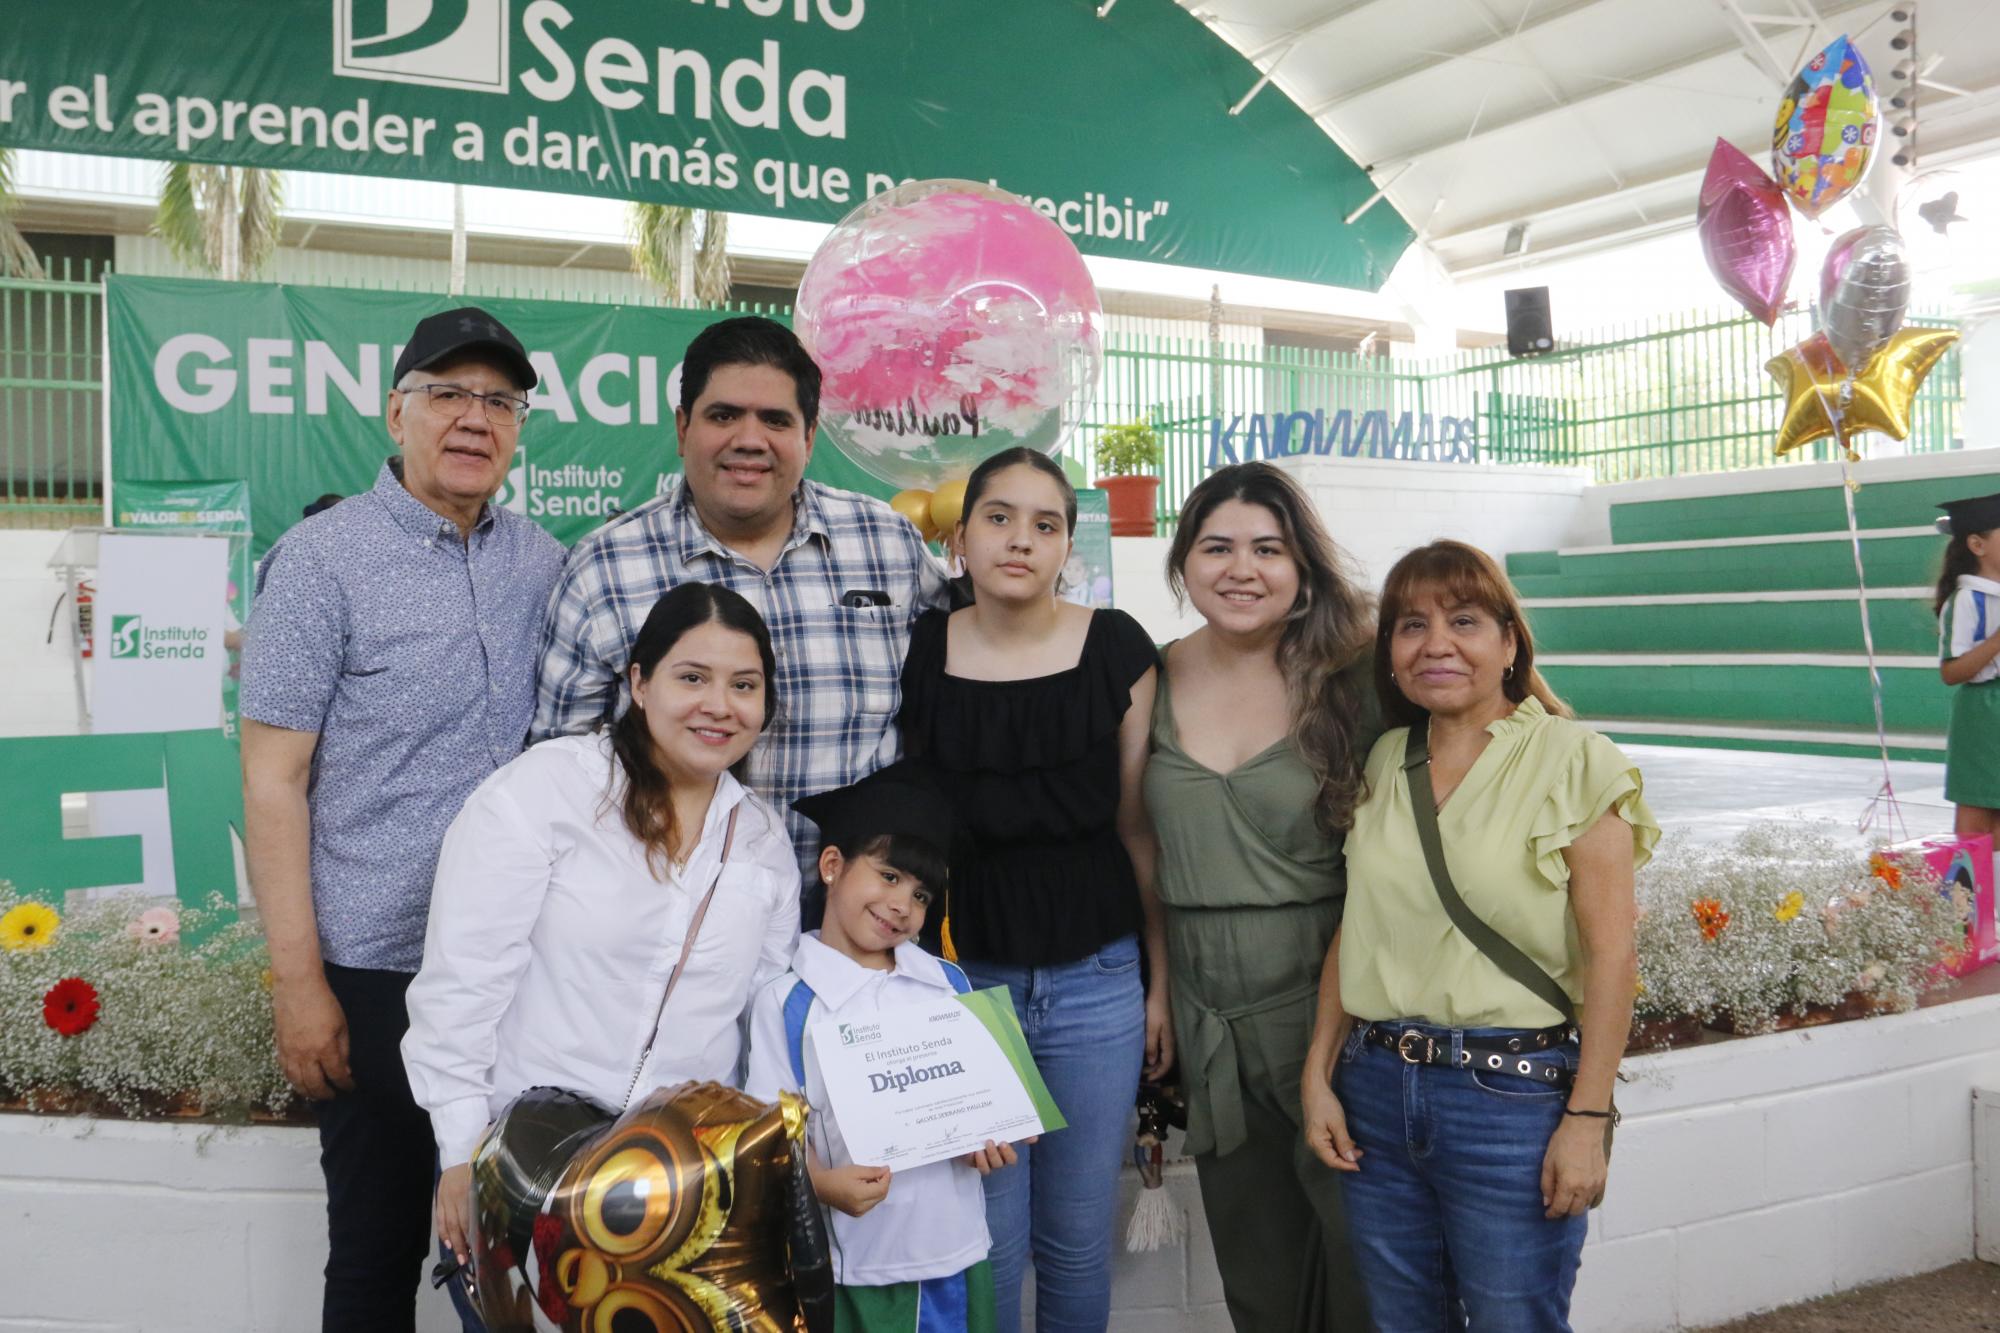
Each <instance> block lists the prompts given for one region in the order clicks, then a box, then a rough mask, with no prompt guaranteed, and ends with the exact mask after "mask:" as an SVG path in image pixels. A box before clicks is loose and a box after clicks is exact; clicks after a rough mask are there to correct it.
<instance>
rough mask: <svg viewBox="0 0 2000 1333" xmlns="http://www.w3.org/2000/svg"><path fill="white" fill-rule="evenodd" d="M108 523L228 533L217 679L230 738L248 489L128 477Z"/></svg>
mask: <svg viewBox="0 0 2000 1333" xmlns="http://www.w3.org/2000/svg"><path fill="white" fill-rule="evenodd" d="M111 522H112V525H113V526H114V527H120V528H142V529H149V530H152V531H156V532H157V531H172V532H216V533H221V534H223V535H225V536H227V537H228V538H229V586H228V588H226V589H225V590H224V595H225V596H226V597H227V598H228V601H229V621H228V625H227V629H226V632H225V634H224V643H225V645H226V647H227V649H228V653H229V670H228V672H227V673H226V674H225V675H224V676H223V678H222V731H223V734H224V735H225V736H227V737H228V738H229V739H230V740H235V739H236V723H237V718H238V716H239V714H238V710H237V707H236V688H237V681H238V656H237V655H238V653H239V652H240V651H241V648H242V634H243V626H244V624H245V623H246V622H248V620H249V619H250V591H251V585H252V579H251V577H250V576H251V573H252V570H253V569H254V566H253V565H252V564H251V561H250V542H251V532H250V488H249V487H248V486H246V485H245V484H244V483H242V482H240V481H160V480H158V479H157V478H138V477H128V478H126V480H125V481H124V483H123V484H121V485H120V486H119V487H118V503H117V505H116V506H115V507H114V508H113V510H112V514H111Z"/></svg>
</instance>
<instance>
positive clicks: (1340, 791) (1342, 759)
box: [1167, 462, 1375, 833]
mask: <svg viewBox="0 0 2000 1333" xmlns="http://www.w3.org/2000/svg"><path fill="white" fill-rule="evenodd" d="M1231 500H1241V501H1242V502H1243V503H1245V504H1253V505H1256V506H1257V507H1258V508H1260V509H1262V510H1264V511H1265V512H1267V513H1269V514H1270V515H1271V517H1272V518H1273V519H1275V520H1276V521H1277V524H1278V532H1279V535H1280V536H1282V537H1283V538H1284V539H1285V549H1286V550H1287V551H1289V552H1291V556H1292V560H1293V562H1294V563H1295V564H1297V566H1298V570H1299V595H1298V598H1297V599H1296V600H1295V601H1294V602H1293V603H1292V608H1291V610H1290V612H1289V613H1288V614H1287V615H1286V617H1285V628H1284V631H1283V633H1281V634H1280V635H1279V637H1278V669H1279V670H1280V671H1281V672H1282V673H1283V674H1284V677H1285V693H1286V696H1287V702H1288V703H1289V705H1290V711H1291V719H1292V726H1291V741H1292V748H1293V749H1294V750H1296V751H1297V752H1298V755H1299V757H1300V758H1301V759H1303V760H1305V762H1306V767H1308V768H1310V769H1311V770H1312V775H1313V777H1314V778H1315V779H1317V781H1318V782H1319V795H1318V797H1317V799H1316V800H1315V801H1314V803H1313V818H1314V820H1315V821H1316V822H1317V823H1318V825H1319V827H1320V829H1321V830H1322V831H1324V832H1327V833H1333V832H1337V831H1339V830H1341V829H1344V828H1347V827H1348V826H1349V825H1351V824H1352V823H1353V822H1354V807H1355V806H1357V805H1359V804H1360V803H1361V798H1362V796H1363V795H1364V794H1365V784H1364V782H1363V780H1362V766H1363V764H1364V763H1365V762H1366V761H1367V758H1368V756H1367V755H1365V754H1363V753H1361V752H1360V748H1359V746H1358V745H1357V744H1356V741H1357V732H1358V730H1359V727H1360V722H1361V715H1362V713H1363V711H1364V710H1365V709H1366V707H1367V703H1368V701H1367V699H1366V698H1365V697H1364V693H1363V690H1362V688H1360V687H1359V686H1357V685H1356V684H1355V681H1354V677H1353V675H1352V674H1351V673H1349V672H1347V671H1346V670H1345V668H1347V667H1349V666H1351V665H1353V664H1354V663H1355V662H1356V661H1358V660H1360V659H1361V657H1362V656H1363V655H1364V654H1366V653H1367V651H1368V637H1369V635H1370V634H1371V633H1372V632H1373V630H1374V628H1375V617H1374V605H1373V599H1371V598H1370V597H1369V595H1368V593H1367V590H1366V589H1365V588H1364V587H1363V586H1362V584H1361V582H1360V581H1359V580H1358V579H1357V578H1356V576H1355V574H1354V572H1353V567H1352V565H1351V564H1350V563H1349V561H1348V559H1347V557H1346V556H1345V555H1344V554H1343V553H1342V552H1341V550H1340V548H1339V547H1337V546H1335V545H1334V544H1333V538H1331V537H1329V536H1327V532H1326V526H1325V525H1324V524H1322V523H1321V522H1320V521H1319V513H1318V511H1317V510H1315V509H1314V508H1313V503H1312V501H1311V500H1309V499H1308V498H1306V493H1305V492H1304V491H1302V490H1300V489H1299V485H1298V483H1297V482H1295V481H1293V480H1292V479H1291V478H1290V477H1288V476H1286V475H1285V474H1284V473H1283V472H1281V471H1279V470H1278V469H1277V468H1275V467H1273V466H1271V465H1270V464H1269V463H1262V462H1258V463H1238V464H1236V465H1234V466H1232V467H1226V468H1222V469H1221V470H1219V471H1216V472H1212V473H1210V474H1209V476H1208V477H1207V478H1206V479H1205V480H1204V481H1203V482H1202V483H1201V484H1200V485H1199V486H1196V487H1195V488H1194V490H1193V492H1192V493H1190V494H1189V496H1188V498H1187V503H1186V504H1185V505H1183V506H1182V507H1181V517H1180V524H1179V526H1177V527H1176V528H1175V529H1174V541H1173V545H1172V547H1171V548H1169V550H1168V551H1167V586H1168V587H1170V588H1172V589H1173V591H1174V596H1175V598H1176V599H1184V598H1185V597H1186V596H1187V584H1186V580H1185V577H1184V572H1185V570H1186V568H1187V559H1188V555H1189V553H1190V552H1192V551H1193V550H1194V544H1195V542H1196V540H1197V539H1198V538H1199V537H1200V536H1201V528H1202V524H1204V523H1206V522H1207V521H1208V517H1209V515H1210V514H1212V513H1214V512H1215V510H1216V508H1217V507H1218V506H1220V505H1223V504H1226V503H1228V502H1229V501H1231Z"/></svg>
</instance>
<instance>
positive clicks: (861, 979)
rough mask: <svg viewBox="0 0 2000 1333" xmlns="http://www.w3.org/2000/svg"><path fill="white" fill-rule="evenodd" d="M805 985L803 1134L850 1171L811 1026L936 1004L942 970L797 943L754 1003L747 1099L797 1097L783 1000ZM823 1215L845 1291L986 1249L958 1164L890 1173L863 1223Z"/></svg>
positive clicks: (972, 1189)
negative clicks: (877, 962) (871, 963)
mask: <svg viewBox="0 0 2000 1333" xmlns="http://www.w3.org/2000/svg"><path fill="white" fill-rule="evenodd" d="M801 981H803V982H805V983H806V985H808V986H810V987H811V988H812V991H813V995H814V997H815V998H814V1000H813V1006H812V1010H811V1012H809V1013H808V1014H807V1015H806V1033H805V1067H806V1086H805V1089H804V1094H803V1095H804V1096H805V1099H806V1101H807V1102H809V1103H811V1105H812V1118H811V1120H810V1121H808V1124H807V1131H806V1132H807V1134H808V1135H809V1137H810V1138H811V1140H812V1143H813V1146H814V1147H815V1148H816V1149H818V1151H819V1159H820V1161H822V1162H824V1163H826V1164H827V1165H828V1166H850V1165H852V1164H853V1162H854V1159H853V1157H852V1156H851V1155H850V1154H849V1153H848V1151H847V1140H846V1139H845V1138H844V1137H842V1135H841V1132H840V1125H839V1123H838V1122H837V1121H835V1119H834V1117H833V1112H832V1110H831V1108H830V1107H829V1105H828V1101H827V1096H826V1083H825V1081H824V1080H823V1079H822V1078H821V1077H820V1071H819V1058H818V1056H817V1055H816V1053H815V1052H814V1050H813V1038H812V1033H813V1028H814V1026H815V1025H817V1024H818V1023H819V1022H820V1021H821V1020H822V1019H824V1018H827V1017H829V1016H831V1017H837V1018H840V1019H860V1018H866V1017H869V1016H871V1015H874V1014H879V1013H882V1012H883V1011H885V1010H889V1009H894V1008H896V1007H897V1006H898V1005H903V1004H916V1003H924V1002H928V1001H931V1000H935V999H936V998H937V997H938V995H939V994H940V993H942V994H945V995H950V994H952V984H951V979H950V978H949V977H947V976H946V975H945V971H944V965H943V964H942V963H940V962H939V961H938V960H937V959H935V958H933V957H932V956H931V955H929V954H927V953H925V952H924V951H923V949H921V948H920V947H918V946H917V945H916V944H914V943H911V942H910V941H907V940H906V941H904V942H903V943H902V944H899V945H897V946H896V966H895V970H894V971H887V972H878V971H876V970H875V969H873V968H867V967H863V966H861V964H859V963H857V962H855V961H854V960H853V959H851V958H848V957H846V956H845V955H844V954H840V953H837V952H835V951H834V950H832V949H830V948H828V947H827V946H826V945H824V944H821V943H820V941H819V932H818V931H811V932H809V933H807V934H805V935H802V936H800V938H799V947H798V951H797V952H796V953H795V954H793V955H792V970H791V971H790V972H788V973H786V974H785V975H784V976H782V977H779V978H778V979H777V980H775V981H772V982H770V983H769V984H767V985H766V986H765V987H764V988H763V989H762V990H760V991H758V993H757V998H756V1000H755V1001H754V1003H753V1004H752V1006H751V1010H750V1076H749V1078H748V1079H747V1080H745V1082H744V1091H746V1092H748V1093H749V1094H750V1095H751V1096H752V1097H761V1098H764V1099H765V1100H775V1099H776V1098H777V1095H778V1091H779V1089H784V1090H785V1091H787V1092H799V1091H800V1089H799V1085H798V1080H797V1079H796V1078H795V1077H793V1074H792V1055H791V1047H790V1044H789V1041H788V1039H787V1037H786V1035H785V997H786V996H788V995H790V994H791V992H792V988H793V987H794V986H796V985H797V984H798V983H799V982H801ZM864 1165H866V1164H865V1163H864ZM1002 1169H1003V1170H1007V1171H1022V1170H1026V1168H1025V1167H1021V1166H1010V1167H1003V1168H1002ZM827 1211H828V1213H829V1214H830V1215H831V1216H832V1219H833V1264H834V1280H835V1281H836V1282H838V1283H840V1284H841V1285H842V1286H846V1287H886V1286H889V1285H891V1284H893V1283H897V1282H920V1281H922V1280H924V1279H926V1278H934V1277H949V1276H950V1275H951V1274H953V1273H957V1272H962V1271H963V1270H965V1269H967V1268H970V1267H971V1266H972V1265H974V1264H976V1263H978V1262H979V1261H980V1260H981V1259H984V1258H985V1257H986V1252H987V1250H988V1249H989V1248H990V1247H991V1243H992V1242H991V1240H990V1238H989V1237H988V1235H987V1231H986V1191H985V1188H984V1187H983V1186H982V1185H981V1184H980V1181H979V1173H978V1172H977V1171H975V1170H973V1169H972V1168H971V1167H969V1166H966V1165H964V1164H963V1163H961V1162H957V1161H945V1162H932V1163H931V1164H930V1165H928V1166H917V1167H911V1168H910V1169H908V1170H906V1171H898V1172H896V1173H895V1174H894V1175H892V1176H891V1177H890V1178H889V1193H888V1195H887V1197H885V1198H884V1199H883V1200H882V1202H880V1203H878V1204H876V1205H875V1206H874V1207H873V1208H871V1209H869V1210H868V1211H867V1212H866V1213H864V1214H863V1215H862V1216H860V1217H849V1216H848V1215H847V1214H846V1213H843V1212H841V1211H840V1210H839V1209H837V1208H830V1209H828V1210H827Z"/></svg>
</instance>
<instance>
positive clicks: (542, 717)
mask: <svg viewBox="0 0 2000 1333" xmlns="http://www.w3.org/2000/svg"><path fill="white" fill-rule="evenodd" d="M819 392H820V373H819V367H818V366H816V365H814V364H813V360H812V358H811V357H810V356H808V355H807V354H806V350H805V348H804V347H803V346H801V345H800V343H799V340H798V338H797V337H796V336H794V335H793V333H792V331H791V330H790V329H787V328H786V327H785V326H784V325H782V324H778V323H775V322H774V321H772V320H768V319H759V318H756V317H744V318H741V319H727V320H723V321H722V322H720V323H718V324H713V325H710V326H709V327H708V328H706V329H704V330H703V331H702V332H701V334H700V335H699V336H698V337H696V338H695V340H694V341H693V342H692V343H690V344H689V345H688V349H687V353H686V356H685V357H684V358H683V361H682V365H681V394H680V404H679V406H678V407H677V408H676V410H675V412H674V424H675V428H676V431H677V433H678V435H679V437H680V456H681V462H682V476H681V478H680V480H679V482H678V483H677V484H675V485H674V487H673V489H671V490H670V491H668V492H667V493H666V494H664V495H661V496H659V497H658V498H657V499H654V500H652V501H649V502H648V503H646V504H643V505H641V506H639V507H638V508H637V509H634V510H632V511H631V512H630V513H627V514H623V515H621V516H619V517H618V518H615V519H613V520H612V521H611V522H609V523H607V524H605V525H604V526H603V527H602V528H599V529H598V530H597V531H596V532H594V533H592V534H591V535H590V536H588V537H586V538H584V539H583V540H582V541H581V542H579V543H577V546H576V549H575V550H574V551H572V552H571V553H570V557H569V562H568V564H567V565H566V566H565V567H564V569H563V574H562V578H561V580H560V581H559V582H558V583H557V584H556V589H555V592H554V594H553V595H552V596H551V597H550V599H549V618H548V627H547V629H546V630H545V631H544V633H543V636H542V661H541V674H540V678H539V681H538V683H537V686H536V707H535V722H534V728H533V731H532V733H531V734H532V738H533V739H535V740H543V739H546V738H547V737H550V736H561V735H568V734H573V733H576V732H584V731H589V730H591V729H593V728H594V727H596V726H598V725H599V724H600V723H604V722H607V721H609V720H610V719H611V718H612V717H614V716H616V714H617V713H618V712H619V711H620V710H621V709H622V708H623V706H624V703H625V700H626V699H627V697H628V696H629V690H630V685H629V682H628V681H627V680H626V678H625V676H626V663H627V658H628V656H629V654H630V649H631V645H632V642H633V640H634V639H636V638H637V637H638V634H639V626H640V625H641V624H642V623H644V621H645V619H646V613H647V612H648V611H650V610H651V609H652V607H653V603H654V602H656V601H658V600H659V598H660V597H661V595H662V594H664V593H665V592H666V591H667V590H668V589H669V588H672V587H674V586H676V585H677V584H681V583H685V582H688V581H690V580H694V581H698V582H703V583H720V584H722V585H724V586H725V587H729V588H733V589H735V590H736V591H737V592H739V593H741V594H742V595H743V596H744V597H746V598H748V599H749V601H750V603H751V605H753V606H755V607H756V608H757V609H758V611H760V612H762V613H763V616H764V620H765V622H766V623H767V624H769V625H770V627H771V639H772V643H773V645H774V647H775V648H776V651H777V658H778V679H777V694H778V709H777V713H776V715H775V716H774V718H773V719H772V721H771V722H770V724H769V725H768V726H767V727H766V728H765V731H764V735H763V737H762V739H760V740H759V741H758V742H757V748H756V749H755V750H753V751H752V752H751V755H750V785H751V786H752V787H753V788H754V789H755V790H756V791H757V792H758V793H760V794H761V795H763V796H765V797H767V798H768V799H770V800H771V801H772V802H773V803H774V804H775V805H777V806H778V807H779V808H780V809H782V810H784V811H785V815H786V818H787V820H788V821H789V823H790V826H791V830H792V841H793V843H794V844H795V845H796V846H797V849H798V855H799V864H800V868H801V870H802V872H805V873H806V874H807V880H808V882H810V880H811V875H810V871H811V868H812V866H813V863H814V861H815V859H816V856H817V852H818V847H819V837H818V833H817V832H816V830H815V829H814V827H813V825H812V824H811V823H810V822H809V821H807V820H805V819H804V818H802V817H801V816H799V815H797V814H795V813H794V812H793V811H792V810H791V809H790V806H791V803H792V801H793V800H795V799H797V798H798V797H801V796H808V795H811V794H813V793H815V792H822V791H827V790H829V789H831V788H834V787H844V786H847V785H848V784H850V783H852V782H855V781H857V780H859V779H860V778H863V777H866V776H867V775H868V774H870V773H872V772H874V771H875V770H876V769H878V768H880V767H882V766H883V765H885V764H887V763H889V762H891V761H892V760H894V759H895V758H896V756H897V754H898V753H899V751H900V743H899V741H898V738H897V735H896V710H897V708H898V706H899V705H900V704H901V702H902V685H901V677H902V670H903V655H904V653H905V652H906V651H907V650H908V648H909V644H910V626H911V624H912V623H913V622H914V621H915V620H916V618H917V616H919V615H920V614H922V613H923V612H924V611H927V610H929V609H930V608H932V607H940V606H944V605H945V604H946V585H945V578H944V571H943V570H942V569H941V568H940V567H939V565H938V563H937V561H936V560H935V559H933V558H932V556H931V554H930V552H929V551H928V550H927V549H925V547H924V543H923V539H922V538H920V537H919V536H918V535H917V530H916V529H915V528H914V527H912V526H911V525H910V523H909V521H908V520H907V519H905V518H903V517H902V516H901V515H900V514H898V513H896V512H895V511H894V510H892V509H890V508H889V506H888V505H886V504H883V503H882V502H881V501H879V500H875V499H871V498H869V497H868V496H865V495H857V494H855V493H853V492H851V491H842V490H836V489H834V488H833V487H831V486H825V485H822V484H820V483H819V482H813V481H806V480H804V476H805V468H806V460H807V459H809V458H810V457H811V456H812V448H813V435H814V431H815V430H816V428H817V426H818V424H819Z"/></svg>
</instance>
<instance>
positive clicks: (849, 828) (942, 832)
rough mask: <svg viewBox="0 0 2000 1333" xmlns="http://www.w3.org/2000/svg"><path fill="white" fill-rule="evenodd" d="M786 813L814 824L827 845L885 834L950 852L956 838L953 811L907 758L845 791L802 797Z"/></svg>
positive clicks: (925, 772)
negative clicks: (800, 816) (788, 812)
mask: <svg viewBox="0 0 2000 1333" xmlns="http://www.w3.org/2000/svg"><path fill="white" fill-rule="evenodd" d="M792 809H794V810H796V811H798V812H799V813H800V814H802V815H804V816H805V817H806V818H807V819H810V820H811V821H812V822H813V823H815V824H817V825H819V831H820V835H821V836H822V837H823V838H825V839H826V840H827V841H828V842H844V843H848V844H849V845H852V843H853V842H855V841H860V840H867V839H872V838H878V837H882V836H884V835H888V836H891V837H895V836H906V837H916V838H922V839H924V840H925V841H926V842H928V843H930V844H931V845H932V846H933V847H936V848H937V849H938V850H939V851H941V852H944V853H946V854H947V855H949V854H950V852H951V850H952V847H953V845H954V844H955V843H956V842H957V841H958V839H959V833H960V830H959V823H958V813H957V811H955V810H953V809H952V805H951V801H950V800H949V799H948V798H947V797H946V796H945V794H944V791H943V788H942V786H941V785H940V783H939V781H938V778H937V776H936V775H935V774H934V773H932V772H931V771H930V770H929V769H928V768H926V767H924V766H923V765H920V764H915V763H911V762H909V761H907V760H905V761H902V762H899V763H894V764H891V765H889V766H888V767H887V768H883V769H878V770H876V771H875V772H873V773H871V774H869V775H868V776H867V777H865V778H863V779H861V781H859V782H856V783H854V784H852V785H851V786H846V787H836V788H834V789H833V790H832V791H823V792H821V793H819V794H818V795H817V796H804V797H800V798H799V799H798V800H796V801H793V802H792Z"/></svg>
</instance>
